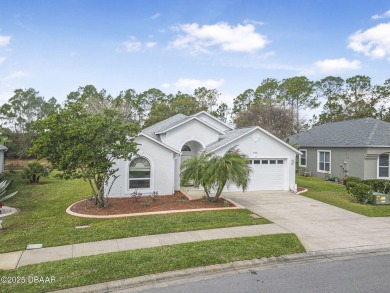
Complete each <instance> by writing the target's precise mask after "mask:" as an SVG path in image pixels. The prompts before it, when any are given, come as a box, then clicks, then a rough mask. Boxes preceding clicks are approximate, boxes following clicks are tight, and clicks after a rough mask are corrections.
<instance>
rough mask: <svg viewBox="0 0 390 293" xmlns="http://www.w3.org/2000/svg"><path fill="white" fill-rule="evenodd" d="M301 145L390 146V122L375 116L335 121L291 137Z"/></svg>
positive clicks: (291, 140) (291, 139)
mask: <svg viewBox="0 0 390 293" xmlns="http://www.w3.org/2000/svg"><path fill="white" fill-rule="evenodd" d="M289 139H290V142H291V143H294V142H297V143H298V145H299V146H301V147H380V146H387V147H390V123H388V122H384V121H381V120H378V119H373V118H362V119H354V120H346V121H341V122H334V123H328V124H323V125H320V126H317V127H313V128H312V129H309V130H307V131H303V132H300V133H297V134H295V135H292V136H290V137H289Z"/></svg>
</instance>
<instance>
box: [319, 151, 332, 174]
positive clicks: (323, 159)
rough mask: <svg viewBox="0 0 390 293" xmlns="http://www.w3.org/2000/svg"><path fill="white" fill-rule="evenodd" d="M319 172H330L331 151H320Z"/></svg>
mask: <svg viewBox="0 0 390 293" xmlns="http://www.w3.org/2000/svg"><path fill="white" fill-rule="evenodd" d="M318 172H330V151H318Z"/></svg>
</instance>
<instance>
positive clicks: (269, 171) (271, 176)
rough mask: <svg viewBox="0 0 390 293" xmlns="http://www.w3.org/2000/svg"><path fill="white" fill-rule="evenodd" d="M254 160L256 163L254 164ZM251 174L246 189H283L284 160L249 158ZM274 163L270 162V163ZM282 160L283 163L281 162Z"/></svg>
mask: <svg viewBox="0 0 390 293" xmlns="http://www.w3.org/2000/svg"><path fill="white" fill-rule="evenodd" d="M255 161H256V164H255ZM249 162H250V165H251V168H252V174H251V178H250V183H249V186H248V190H283V189H284V186H285V176H286V172H285V171H286V162H285V160H282V159H277V158H275V159H274V158H272V159H260V164H258V159H251V160H249ZM271 162H272V163H274V164H270V163H271ZM282 162H283V164H281V163H282Z"/></svg>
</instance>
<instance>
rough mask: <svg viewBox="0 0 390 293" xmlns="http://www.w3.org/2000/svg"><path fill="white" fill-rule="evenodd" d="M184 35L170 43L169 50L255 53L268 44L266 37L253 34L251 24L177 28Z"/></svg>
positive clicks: (193, 24)
mask: <svg viewBox="0 0 390 293" xmlns="http://www.w3.org/2000/svg"><path fill="white" fill-rule="evenodd" d="M175 29H176V30H178V31H180V32H182V33H184V35H179V36H178V37H177V38H176V39H175V40H174V41H173V42H171V43H170V46H169V47H170V48H175V49H190V50H191V51H193V52H203V53H209V48H212V47H218V48H219V49H220V50H222V51H231V52H245V53H249V52H255V51H257V50H260V49H262V48H264V47H265V46H266V45H267V44H268V43H269V41H268V39H267V37H266V36H263V35H261V34H259V33H256V32H255V26H254V25H253V24H246V25H241V24H238V25H237V26H231V25H229V24H227V23H224V22H219V23H216V24H213V25H202V26H199V24H197V23H192V24H183V25H180V26H177V27H176V28H175Z"/></svg>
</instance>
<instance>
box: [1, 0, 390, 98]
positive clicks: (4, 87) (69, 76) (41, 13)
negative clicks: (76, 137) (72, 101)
mask: <svg viewBox="0 0 390 293" xmlns="http://www.w3.org/2000/svg"><path fill="white" fill-rule="evenodd" d="M356 74H362V75H368V76H370V77H371V78H372V81H373V83H375V84H381V83H383V82H384V81H385V80H386V79H388V78H390V1H381V0H375V1H374V0H373V1H363V0H354V1H352V0H324V1H316V0H311V1H309V0H306V1H304V0H291V1H288V0H285V1H278V0H258V1H249V0H247V1H212V0H208V1H202V0H197V1H184V0H183V1H170V0H161V1H157V0H155V1H152V0H149V1H146V0H143V1H141V0H140V1H136V0H134V1H130V0H129V1H124V0H112V1H108V0H106V1H98V0H66V1H65V0H62V1H61V0H57V1H48V0H47V1H38V0H28V1H22V0H18V1H15V0H0V103H3V102H5V101H7V100H8V98H9V97H11V96H12V93H13V91H14V90H15V89H16V88H29V87H32V88H34V89H36V90H38V91H39V92H40V93H41V95H43V96H44V97H46V98H50V97H52V96H54V97H56V98H57V99H58V100H59V101H61V102H62V101H64V99H65V97H66V95H67V94H68V93H69V92H70V91H74V90H76V89H77V88H78V87H79V86H84V85H86V84H93V85H95V86H96V87H97V88H98V89H101V88H105V89H106V90H107V91H108V92H109V93H111V94H112V95H114V96H115V95H117V94H118V93H119V92H120V91H121V90H126V89H129V88H133V89H135V90H136V91H137V92H142V91H144V90H147V89H149V88H152V87H155V88H159V89H161V90H163V91H165V92H167V93H171V92H172V93H174V92H176V91H177V90H181V91H183V92H192V91H193V89H194V88H196V87H198V86H206V87H208V88H217V89H218V90H219V91H220V92H221V93H222V99H223V100H224V101H226V102H227V103H228V104H230V105H231V103H232V100H233V98H234V97H235V96H237V95H238V94H240V93H242V92H243V91H244V90H246V89H248V88H256V87H257V86H258V85H259V84H260V82H261V80H263V79H264V78H267V77H274V78H278V79H283V78H288V77H292V76H298V75H306V76H307V77H308V78H310V79H313V80H318V79H321V78H323V77H325V76H328V75H336V76H341V77H343V78H347V77H350V76H353V75H356Z"/></svg>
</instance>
